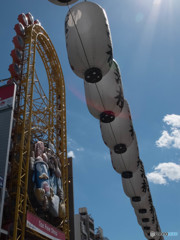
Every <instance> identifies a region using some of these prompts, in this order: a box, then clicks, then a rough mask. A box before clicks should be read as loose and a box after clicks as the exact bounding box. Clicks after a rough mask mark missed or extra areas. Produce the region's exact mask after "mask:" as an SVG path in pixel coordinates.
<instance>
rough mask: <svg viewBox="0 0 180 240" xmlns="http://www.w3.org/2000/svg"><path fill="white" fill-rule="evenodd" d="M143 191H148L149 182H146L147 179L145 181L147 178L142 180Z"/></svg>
mask: <svg viewBox="0 0 180 240" xmlns="http://www.w3.org/2000/svg"><path fill="white" fill-rule="evenodd" d="M141 188H142V191H143V192H146V189H147V183H146V181H145V179H143V182H142V187H141Z"/></svg>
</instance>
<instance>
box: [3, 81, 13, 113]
mask: <svg viewBox="0 0 180 240" xmlns="http://www.w3.org/2000/svg"><path fill="white" fill-rule="evenodd" d="M14 93H15V85H14V84H11V85H5V86H2V87H0V109H1V108H4V107H12V104H13V99H14Z"/></svg>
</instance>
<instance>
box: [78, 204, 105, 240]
mask: <svg viewBox="0 0 180 240" xmlns="http://www.w3.org/2000/svg"><path fill="white" fill-rule="evenodd" d="M75 240H109V239H108V238H104V236H103V229H102V228H101V227H98V228H97V229H95V228H94V219H93V218H92V217H91V216H90V215H89V214H88V212H87V208H85V207H84V208H79V214H76V215H75Z"/></svg>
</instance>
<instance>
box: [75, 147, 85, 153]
mask: <svg viewBox="0 0 180 240" xmlns="http://www.w3.org/2000/svg"><path fill="white" fill-rule="evenodd" d="M76 150H77V151H78V152H83V151H84V148H83V147H80V148H76Z"/></svg>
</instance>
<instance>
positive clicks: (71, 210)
mask: <svg viewBox="0 0 180 240" xmlns="http://www.w3.org/2000/svg"><path fill="white" fill-rule="evenodd" d="M68 197H69V229H70V232H69V236H70V240H74V191H73V164H72V157H69V158H68Z"/></svg>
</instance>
